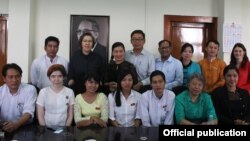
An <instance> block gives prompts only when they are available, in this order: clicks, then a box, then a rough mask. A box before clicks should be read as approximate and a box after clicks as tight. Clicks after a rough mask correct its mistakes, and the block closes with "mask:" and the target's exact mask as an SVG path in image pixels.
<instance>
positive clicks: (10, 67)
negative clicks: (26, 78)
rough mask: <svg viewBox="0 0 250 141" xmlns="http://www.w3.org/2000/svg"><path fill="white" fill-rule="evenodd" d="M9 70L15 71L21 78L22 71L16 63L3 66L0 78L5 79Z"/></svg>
mask: <svg viewBox="0 0 250 141" xmlns="http://www.w3.org/2000/svg"><path fill="white" fill-rule="evenodd" d="M9 69H14V70H17V71H18V72H19V73H20V75H21V76H22V73H23V71H22V69H21V67H19V66H18V65H17V64H16V63H9V64H6V65H4V66H3V69H2V76H3V77H6V75H7V71H8V70H9Z"/></svg>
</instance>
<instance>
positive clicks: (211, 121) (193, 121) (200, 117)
mask: <svg viewBox="0 0 250 141" xmlns="http://www.w3.org/2000/svg"><path fill="white" fill-rule="evenodd" d="M203 87H204V79H203V77H202V76H201V75H200V74H196V73H195V74H193V75H192V76H191V77H190V79H189V82H188V90H186V91H183V92H182V93H180V94H179V95H178V96H176V98H175V118H176V123H177V124H180V125H216V124H217V123H218V121H217V116H216V113H215V109H214V106H213V102H212V99H211V97H210V95H209V94H207V93H205V92H203V91H202V90H203Z"/></svg>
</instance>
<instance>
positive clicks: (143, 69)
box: [125, 30, 155, 93]
mask: <svg viewBox="0 0 250 141" xmlns="http://www.w3.org/2000/svg"><path fill="white" fill-rule="evenodd" d="M131 44H132V45H133V50H129V51H127V52H126V53H125V59H126V60H127V61H128V62H130V63H132V64H133V65H134V66H135V68H136V72H137V74H138V83H136V84H135V85H134V87H133V88H134V89H135V90H136V91H139V92H141V93H142V92H145V91H146V90H148V89H150V86H149V84H150V81H149V76H150V74H151V73H152V72H153V71H154V70H155V59H154V56H153V54H151V53H149V52H148V51H146V50H145V49H144V48H143V46H144V44H145V33H144V32H143V31H142V30H134V31H133V32H132V33H131Z"/></svg>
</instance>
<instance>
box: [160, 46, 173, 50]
mask: <svg viewBox="0 0 250 141" xmlns="http://www.w3.org/2000/svg"><path fill="white" fill-rule="evenodd" d="M159 48H160V49H169V48H171V46H162V47H159Z"/></svg>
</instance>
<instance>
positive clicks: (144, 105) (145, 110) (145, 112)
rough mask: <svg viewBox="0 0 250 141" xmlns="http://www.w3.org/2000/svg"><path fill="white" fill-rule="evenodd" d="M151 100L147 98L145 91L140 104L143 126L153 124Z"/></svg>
mask: <svg viewBox="0 0 250 141" xmlns="http://www.w3.org/2000/svg"><path fill="white" fill-rule="evenodd" d="M148 102H149V100H148V98H147V92H145V93H143V95H142V97H141V100H140V101H139V104H140V117H141V121H142V125H143V126H151V124H150V117H149V103H148Z"/></svg>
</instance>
